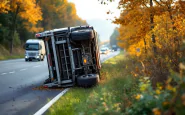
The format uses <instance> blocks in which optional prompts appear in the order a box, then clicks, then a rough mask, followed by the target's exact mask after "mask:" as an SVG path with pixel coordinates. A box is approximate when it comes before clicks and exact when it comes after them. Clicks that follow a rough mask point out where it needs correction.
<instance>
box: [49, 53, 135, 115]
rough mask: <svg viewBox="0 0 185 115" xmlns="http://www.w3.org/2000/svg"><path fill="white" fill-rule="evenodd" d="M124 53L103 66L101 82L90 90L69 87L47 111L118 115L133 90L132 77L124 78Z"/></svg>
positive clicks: (71, 113)
mask: <svg viewBox="0 0 185 115" xmlns="http://www.w3.org/2000/svg"><path fill="white" fill-rule="evenodd" d="M124 61H125V59H124V54H123V52H121V53H120V54H119V55H118V56H115V57H113V58H111V59H109V60H107V61H105V62H104V63H103V64H102V70H101V82H100V83H99V85H97V86H95V87H92V88H79V87H74V88H71V89H70V90H69V91H68V92H67V94H65V95H64V96H63V97H61V98H60V100H59V101H58V102H57V103H55V104H54V105H53V106H52V107H51V108H50V109H49V111H48V113H47V114H49V115H50V114H52V115H58V114H61V115H65V114H68V115H73V114H119V113H120V112H121V108H123V106H126V105H127V104H129V102H127V100H125V99H126V98H131V95H132V92H134V90H136V89H132V90H133V91H129V92H126V91H128V90H129V88H130V87H133V85H134V82H132V81H133V80H132V77H130V76H126V75H128V74H126V73H127V72H126V71H127V70H124V69H123V67H124V65H123V64H124Z"/></svg>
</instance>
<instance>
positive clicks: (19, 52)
mask: <svg viewBox="0 0 185 115" xmlns="http://www.w3.org/2000/svg"><path fill="white" fill-rule="evenodd" d="M0 49H1V50H0V60H7V59H18V58H24V52H25V51H24V49H22V48H14V49H13V54H12V55H10V53H9V51H8V50H7V49H6V48H5V47H3V46H2V45H0Z"/></svg>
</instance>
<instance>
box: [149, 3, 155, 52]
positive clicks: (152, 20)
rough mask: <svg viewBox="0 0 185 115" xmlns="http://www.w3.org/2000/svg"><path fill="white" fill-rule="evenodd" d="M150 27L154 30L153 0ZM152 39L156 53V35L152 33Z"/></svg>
mask: <svg viewBox="0 0 185 115" xmlns="http://www.w3.org/2000/svg"><path fill="white" fill-rule="evenodd" d="M150 8H151V10H150V29H151V30H153V29H154V12H153V0H150ZM151 39H152V43H153V52H154V54H156V53H157V47H156V44H155V42H156V40H155V35H154V34H153V33H152V36H151Z"/></svg>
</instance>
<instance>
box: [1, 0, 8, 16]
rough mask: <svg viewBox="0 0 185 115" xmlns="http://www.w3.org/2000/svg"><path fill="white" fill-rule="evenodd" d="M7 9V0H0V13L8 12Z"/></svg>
mask: <svg viewBox="0 0 185 115" xmlns="http://www.w3.org/2000/svg"><path fill="white" fill-rule="evenodd" d="M9 9H10V5H9V0H0V13H8V10H9Z"/></svg>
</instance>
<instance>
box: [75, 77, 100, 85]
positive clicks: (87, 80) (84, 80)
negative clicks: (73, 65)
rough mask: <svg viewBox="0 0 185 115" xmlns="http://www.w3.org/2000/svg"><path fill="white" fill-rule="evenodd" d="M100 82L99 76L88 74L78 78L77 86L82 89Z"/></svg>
mask: <svg viewBox="0 0 185 115" xmlns="http://www.w3.org/2000/svg"><path fill="white" fill-rule="evenodd" d="M98 82H99V75H98V74H88V75H87V76H85V75H82V76H79V77H77V84H78V85H79V86H82V87H87V86H93V85H96V84H97V83H98Z"/></svg>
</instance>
